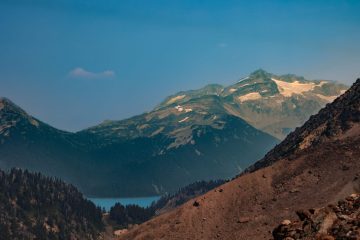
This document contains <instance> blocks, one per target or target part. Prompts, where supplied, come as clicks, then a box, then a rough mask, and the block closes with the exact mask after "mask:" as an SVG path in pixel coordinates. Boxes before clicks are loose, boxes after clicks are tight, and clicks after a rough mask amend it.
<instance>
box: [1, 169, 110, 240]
mask: <svg viewBox="0 0 360 240" xmlns="http://www.w3.org/2000/svg"><path fill="white" fill-rule="evenodd" d="M103 228H104V226H103V222H102V213H101V210H100V209H99V208H97V207H95V205H94V204H93V203H92V202H90V201H89V200H86V199H84V198H83V195H82V194H81V193H80V192H79V191H78V190H77V189H76V188H75V187H74V186H72V185H69V184H66V183H64V182H62V181H61V180H59V179H54V178H49V177H44V176H42V175H41V174H39V173H30V172H28V171H26V170H25V171H22V170H19V169H12V170H10V172H3V171H1V170H0V239H12V240H15V239H50V240H52V239H64V240H65V239H97V238H98V236H99V234H100V232H101V231H102V230H103Z"/></svg>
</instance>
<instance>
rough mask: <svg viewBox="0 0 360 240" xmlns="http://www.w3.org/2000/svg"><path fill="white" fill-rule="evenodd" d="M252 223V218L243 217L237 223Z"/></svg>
mask: <svg viewBox="0 0 360 240" xmlns="http://www.w3.org/2000/svg"><path fill="white" fill-rule="evenodd" d="M247 222H250V218H248V217H241V218H239V219H238V220H237V223H247Z"/></svg>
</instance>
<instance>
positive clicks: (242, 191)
mask: <svg viewBox="0 0 360 240" xmlns="http://www.w3.org/2000/svg"><path fill="white" fill-rule="evenodd" d="M359 96H360V80H357V81H356V82H355V83H354V84H353V86H352V87H351V88H350V89H349V90H348V91H347V92H346V93H344V94H343V95H342V96H340V97H339V98H338V100H337V101H335V102H334V103H331V104H329V105H328V106H327V107H325V108H324V110H321V111H320V113H319V114H318V115H317V116H315V117H312V118H311V119H310V120H309V121H308V122H307V123H305V124H304V126H308V125H309V124H310V125H314V123H313V121H320V122H317V123H316V124H315V125H317V126H321V125H323V124H324V123H328V125H327V126H329V127H330V130H336V131H330V133H332V135H331V136H332V137H331V138H328V141H320V142H310V145H309V146H308V147H306V148H303V149H299V151H295V152H294V151H292V149H291V148H289V149H288V150H289V154H288V155H286V154H285V155H286V157H284V158H281V157H280V158H279V159H278V160H277V161H272V162H270V163H269V165H261V166H259V167H258V168H257V169H254V171H249V172H247V173H244V174H242V175H240V176H239V177H237V178H234V179H233V180H232V181H230V182H228V183H225V184H223V185H221V186H219V187H217V188H215V189H214V190H212V191H209V192H208V193H206V194H204V195H202V196H199V197H196V198H195V199H192V200H190V201H188V202H186V203H185V204H184V205H182V206H180V207H179V208H177V209H175V210H173V211H171V212H168V213H165V214H163V215H160V216H158V217H156V218H154V219H152V220H150V221H148V222H145V223H143V224H141V225H139V226H137V227H134V228H132V229H130V231H129V232H127V233H125V234H123V235H121V236H120V239H122V240H127V239H131V240H142V239H160V238H165V239H169V240H174V239H176V240H177V239H179V240H180V239H194V240H198V239H199V240H200V239H254V240H260V239H272V235H271V233H272V230H273V229H274V228H275V227H276V226H278V223H279V222H281V221H282V220H283V219H294V218H295V217H296V215H295V212H296V210H298V209H309V208H318V207H322V206H324V205H327V204H331V203H335V202H337V201H338V200H340V199H343V198H345V197H346V196H348V195H350V194H352V193H354V192H359V190H360V183H359V180H358V176H359V172H358V169H360V162H359V161H358V159H359V158H360V148H359V146H360V108H359V105H360V99H359ZM324 112H325V113H327V114H331V116H335V118H334V121H332V118H329V117H326V118H325V117H322V114H324ZM327 116H330V115H327ZM314 119H315V120H314ZM343 126H344V127H345V128H343ZM346 126H347V127H346ZM300 129H301V128H300ZM314 130H315V132H313V131H314ZM338 130H339V131H338ZM295 132H296V133H297V134H300V133H299V130H298V131H296V130H295ZM325 132H326V131H325ZM325 132H321V131H320V133H319V135H318V136H322V133H325ZM315 133H318V132H317V128H316V127H315V128H310V129H309V132H307V133H306V134H307V135H308V136H312V135H313V134H315ZM315 135H316V134H315ZM287 141H288V140H284V142H285V143H286V142H287ZM280 145H281V144H280ZM285 145H286V144H285ZM298 148H299V146H298ZM270 153H271V152H270ZM272 154H275V153H274V151H272ZM269 155H270V154H269ZM275 156H276V154H275ZM268 157H269V156H268ZM255 165H256V164H255Z"/></svg>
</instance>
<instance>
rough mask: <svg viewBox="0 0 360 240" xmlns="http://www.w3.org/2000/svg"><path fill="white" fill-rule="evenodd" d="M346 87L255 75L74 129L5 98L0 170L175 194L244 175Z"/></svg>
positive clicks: (107, 190) (102, 191)
mask: <svg viewBox="0 0 360 240" xmlns="http://www.w3.org/2000/svg"><path fill="white" fill-rule="evenodd" d="M346 89H347V86H345V85H342V84H339V83H336V82H332V81H325V80H316V81H310V80H306V79H305V78H303V77H298V76H295V75H282V76H277V75H274V74H271V73H268V72H266V71H264V70H257V71H255V72H253V73H251V74H250V75H249V76H248V77H245V78H242V79H240V80H239V81H238V82H237V83H235V84H233V85H231V86H228V87H224V86H221V85H216V84H214V85H208V86H205V87H204V88H201V89H198V90H191V91H183V92H179V93H177V94H174V95H172V96H169V97H168V98H166V99H165V100H164V101H163V102H161V103H160V104H159V105H158V106H156V107H155V108H154V109H153V110H152V111H150V112H147V113H143V114H141V115H138V116H134V117H132V118H129V119H125V120H120V121H105V122H103V123H101V124H99V125H97V126H94V127H91V128H88V129H85V130H82V131H79V132H76V133H71V132H66V131H61V130H58V129H56V128H54V127H52V126H50V125H48V124H46V123H43V122H42V121H40V120H38V119H36V118H34V117H32V116H30V115H29V114H27V113H26V112H25V111H24V110H22V109H21V108H20V107H18V106H17V105H16V104H14V103H12V102H11V101H10V100H9V99H6V98H2V99H1V100H0V156H1V157H0V168H4V169H8V168H11V167H22V168H26V169H29V170H32V171H41V172H42V173H45V174H47V175H50V176H57V177H61V178H62V179H64V180H65V181H67V182H71V183H73V184H74V185H76V186H77V187H79V188H80V190H81V191H82V192H83V193H85V195H87V196H103V197H105V196H106V197H114V196H116V197H119V196H127V197H128V196H150V195H159V194H163V193H165V192H174V191H176V190H177V189H178V188H180V187H182V186H184V185H186V184H189V183H192V182H195V181H198V180H210V179H218V178H224V179H225V178H230V177H233V176H235V175H237V174H239V173H240V172H241V171H242V170H243V169H245V168H246V167H248V166H249V165H251V164H252V163H254V162H255V161H256V160H258V159H260V158H262V157H263V156H264V155H265V153H266V152H267V151H268V150H270V149H271V148H272V147H273V146H275V144H277V143H278V142H279V139H283V138H284V137H285V136H286V135H287V134H288V133H289V132H290V131H291V130H293V129H294V128H295V127H297V126H300V125H301V124H302V123H303V122H305V121H306V120H307V119H308V118H309V116H311V115H312V114H314V113H316V112H317V111H318V110H319V109H321V107H323V106H325V104H327V103H329V102H331V101H332V100H333V99H335V98H336V97H337V96H338V95H340V94H341V93H343V92H344V91H345V90H346Z"/></svg>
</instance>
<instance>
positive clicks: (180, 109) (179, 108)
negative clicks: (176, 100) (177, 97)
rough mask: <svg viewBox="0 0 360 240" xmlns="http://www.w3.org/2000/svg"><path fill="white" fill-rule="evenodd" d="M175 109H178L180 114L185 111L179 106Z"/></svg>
mask: <svg viewBox="0 0 360 240" xmlns="http://www.w3.org/2000/svg"><path fill="white" fill-rule="evenodd" d="M175 109H177V110H178V111H179V112H182V111H184V108H183V107H182V106H180V105H177V106H176V107H175Z"/></svg>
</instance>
